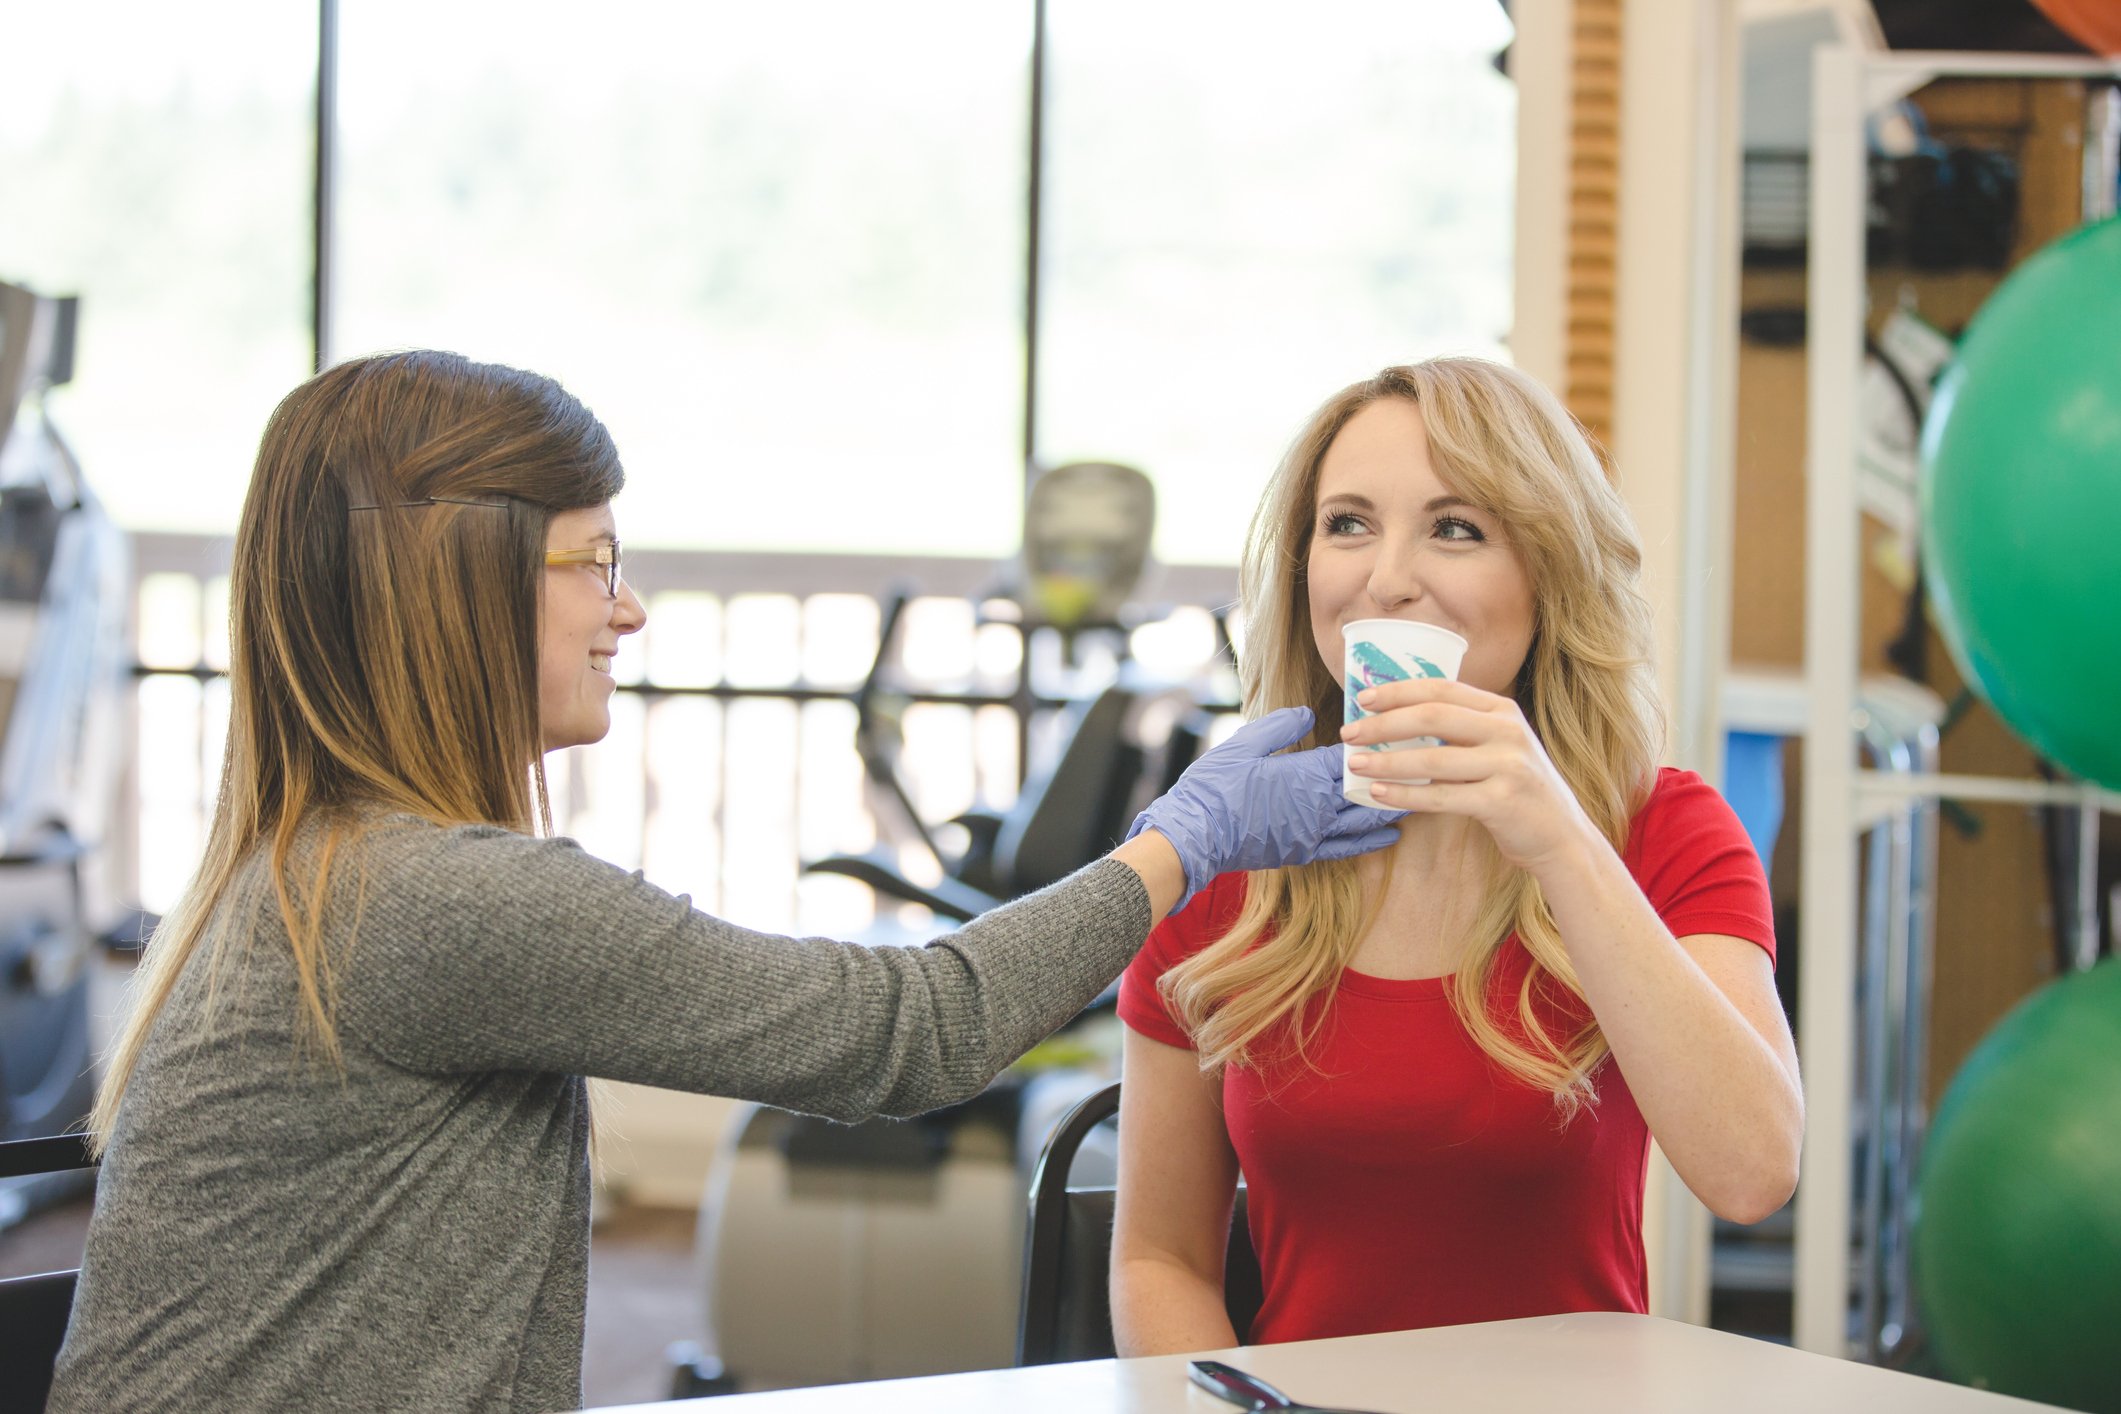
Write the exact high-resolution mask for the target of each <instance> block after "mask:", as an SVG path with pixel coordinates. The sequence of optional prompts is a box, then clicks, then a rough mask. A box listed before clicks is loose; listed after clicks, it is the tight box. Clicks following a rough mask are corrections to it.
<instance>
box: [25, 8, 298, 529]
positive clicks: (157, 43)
mask: <svg viewBox="0 0 2121 1414" xmlns="http://www.w3.org/2000/svg"><path fill="white" fill-rule="evenodd" d="M316 31H317V21H316V14H315V12H314V11H313V10H309V9H307V8H306V7H304V6H301V5H292V4H288V3H286V0H216V3H213V4H211V5H169V4H166V3H158V0H98V3H96V4H91V5H20V6H11V7H9V9H8V13H7V22H6V40H5V43H6V52H7V58H6V79H5V81H0V278H5V279H8V280H12V281H15V282H17V283H23V284H28V285H31V286H33V287H35V288H37V289H38V290H40V291H41V292H43V293H46V294H78V295H80V296H81V329H80V339H79V349H78V355H77V366H76V376H75V381H74V383H73V384H72V385H70V386H68V387H66V388H62V389H60V390H58V391H57V393H56V394H55V395H54V397H53V399H52V417H53V421H54V423H55V424H56V425H57V426H58V427H59V428H60V429H61V431H62V432H64V433H65V434H66V435H67V436H68V437H69V438H70V439H71V440H72V442H73V443H74V446H75V449H76V451H77V452H78V453H79V454H80V456H81V460H82V463H83V468H84V470H85V472H86V474H87V477H88V480H89V482H90V484H91V485H93V486H94V487H95V488H96V489H97V491H98V492H100V493H101V495H102V496H103V498H104V500H105V501H106V502H107V503H108V504H109V505H110V506H111V508H112V510H113V511H114V513H115V514H117V516H118V517H119V519H120V520H121V521H123V522H124V523H125V524H127V525H129V526H133V527H138V528H154V529H165V530H206V531H225V530H227V529H228V528H229V527H231V526H233V525H234V524H235V519H236V507H237V504H238V501H239V500H240V498H241V494H242V488H243V484H244V480H245V477H246V476H247V475H248V473H249V470H250V461H251V457H252V455H253V453H254V452H255V450H256V448H257V444H258V433H259V430H260V429H261V428H263V427H264V425H265V416H266V414H267V413H268V412H270V411H271V410H272V407H273V404H274V403H276V402H277V401H278V400H279V399H280V397H281V395H282V394H284V393H285V392H286V391H287V390H288V389H289V388H291V387H293V386H294V385H295V384H296V383H297V382H299V381H300V380H301V379H302V378H303V377H304V376H305V375H306V374H307V373H308V372H309V369H310V366H311V347H310V315H309V309H310V269H311V262H310V229H311V222H310V204H311V192H312V184H311V164H312V160H313V155H314V151H315V136H314V134H315V128H314V122H313V115H314V79H315V74H316V62H317V61H316V53H317V50H316Z"/></svg>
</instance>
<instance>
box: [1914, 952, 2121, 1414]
mask: <svg viewBox="0 0 2121 1414" xmlns="http://www.w3.org/2000/svg"><path fill="white" fill-rule="evenodd" d="M2116 1116H2121V962H2116V961H2108V962H2104V963H2101V964H2100V965H2099V966H2097V967H2094V968H2091V969H2090V970H2088V971H2085V972H2080V973H2076V974H2073V975H2071V976H2068V977H2065V978H2063V979H2062V980H2060V981H2058V982H2054V983H2051V984H2049V985H2048V986H2047V987H2045V988H2043V989H2042V990H2040V991H2038V992H2036V993H2034V994H2033V995H2032V996H2031V997H2029V998H2027V999H2026V1000H2025V1001H2023V1002H2021V1003H2020V1004H2019V1005H2018V1006H2017V1007H2016V1008H2015V1009H2014V1010H2012V1011H2011V1012H2010V1013H2009V1014H2008V1015H2006V1016H2005V1017H2004V1018H2003V1020H2002V1021H2001V1022H2000V1023H1998V1024H1997V1026H1996V1028H1995V1030H1993V1031H1991V1032H1990V1033H1989V1035H1988V1037H1987V1038H1986V1039H1985V1040H1983V1041H1982V1043H1981V1044H1980V1045H1979V1046H1978V1047H1976V1048H1975V1050H1974V1053H1973V1054H1972V1055H1971V1056H1969V1057H1967V1061H1966V1064H1965V1065H1964V1066H1963V1067H1961V1068H1960V1071H1959V1074H1958V1076H1957V1077H1956V1078H1954V1079H1953V1081H1952V1083H1951V1086H1950V1088H1948V1089H1947V1090H1946V1091H1945V1095H1944V1100H1943V1103H1942V1104H1940V1105H1939V1106H1938V1108H1937V1115H1936V1119H1935V1122H1934V1123H1933V1124H1932V1126H1931V1129H1930V1135H1929V1143H1928V1147H1927V1149H1926V1151H1925V1152H1924V1154H1923V1159H1922V1167H1921V1171H1920V1174H1919V1175H1918V1177H1917V1181H1916V1194H1917V1197H1918V1199H1919V1207H1918V1209H1917V1217H1916V1223H1915V1232H1914V1259H1915V1285H1916V1293H1917V1295H1918V1296H1919V1298H1920V1300H1921V1303H1922V1309H1923V1313H1924V1316H1925V1318H1926V1320H1927V1323H1928V1328H1929V1332H1930V1336H1931V1340H1932V1342H1933V1344H1934V1347H1935V1350H1936V1353H1937V1356H1938V1359H1939V1361H1940V1363H1941V1364H1942V1366H1943V1368H1944V1370H1945V1372H1946V1373H1948V1374H1949V1375H1951V1376H1952V1378H1954V1379H1957V1380H1960V1381H1963V1382H1965V1383H1969V1384H1978V1385H1982V1386H1984V1387H1986V1388H1989V1389H1994V1390H1999V1391H2001V1392H2003V1393H2006V1394H2015V1395H2022V1396H2024V1397H2025V1398H2028V1399H2038V1400H2045V1401H2048V1402H2050V1403H2054V1404H2060V1405H2063V1406H2066V1407H2068V1408H2071V1409H2086V1410H2105V1411H2121V1361H2117V1360H2115V1358H2114V1348H2113V1340H2114V1332H2115V1331H2116V1330H2117V1329H2121V1123H2117V1122H2116Z"/></svg>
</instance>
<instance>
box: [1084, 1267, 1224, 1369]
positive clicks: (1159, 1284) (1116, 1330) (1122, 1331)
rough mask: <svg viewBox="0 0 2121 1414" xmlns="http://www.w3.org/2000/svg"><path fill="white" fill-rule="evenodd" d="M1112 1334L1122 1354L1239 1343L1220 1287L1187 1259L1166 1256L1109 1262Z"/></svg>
mask: <svg viewBox="0 0 2121 1414" xmlns="http://www.w3.org/2000/svg"><path fill="white" fill-rule="evenodd" d="M1112 1337H1113V1341H1114V1343H1115V1344H1116V1346H1117V1347H1118V1350H1119V1353H1120V1354H1121V1355H1123V1356H1131V1355H1175V1354H1179V1353H1181V1352H1184V1351H1194V1350H1227V1349H1229V1348H1231V1347H1232V1346H1235V1345H1236V1344H1237V1331H1236V1329H1235V1328H1234V1327H1233V1326H1232V1325H1231V1324H1230V1313H1229V1311H1228V1310H1227V1309H1225V1308H1224V1306H1223V1295H1222V1291H1221V1289H1220V1288H1219V1287H1217V1286H1216V1285H1215V1284H1214V1283H1213V1282H1211V1281H1209V1280H1208V1279H1207V1278H1206V1277H1204V1276H1202V1275H1201V1274H1200V1273H1199V1272H1196V1271H1194V1270H1193V1269H1192V1268H1191V1267H1189V1266H1187V1265H1186V1264H1185V1263H1183V1262H1180V1261H1177V1260H1175V1259H1171V1258H1164V1257H1135V1258H1129V1259H1124V1260H1115V1261H1114V1262H1113V1264H1112Z"/></svg>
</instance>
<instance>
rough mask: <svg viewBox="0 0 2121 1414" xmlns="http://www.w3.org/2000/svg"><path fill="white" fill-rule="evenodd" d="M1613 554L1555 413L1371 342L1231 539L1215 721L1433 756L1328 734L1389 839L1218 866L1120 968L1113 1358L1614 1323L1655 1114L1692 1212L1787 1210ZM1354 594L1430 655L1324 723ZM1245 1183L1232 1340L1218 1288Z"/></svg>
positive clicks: (1546, 405) (1718, 823) (1734, 968)
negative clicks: (1244, 535) (1567, 1321)
mask: <svg viewBox="0 0 2121 1414" xmlns="http://www.w3.org/2000/svg"><path fill="white" fill-rule="evenodd" d="M1639 563H1640V551H1639V548H1638V544H1637V541H1636V536H1635V532H1634V529H1633V527H1632V526H1631V525H1630V523H1629V520H1628V516H1627V513H1626V511H1625V509H1624V507H1623V505H1622V502H1621V500H1620V498H1619V496H1618V495H1617V494H1616V493H1615V492H1614V490H1613V488H1612V487H1611V486H1610V485H1609V484H1608V482H1607V479H1606V477H1605V474H1604V472H1603V471H1602V469H1601V467H1600V465H1599V463H1598V460H1597V458H1596V457H1595V456H1594V454H1593V452H1592V450H1591V448H1590V446H1589V445H1588V444H1587V443H1586V441H1585V439H1584V437H1583V435H1582V433H1581V432H1580V430H1579V429H1578V428H1577V426H1576V424H1575V423H1574V421H1573V420H1572V419H1571V418H1570V417H1569V416H1568V414H1567V413H1566V412H1565V411H1564V410H1563V409H1562V408H1561V406H1560V405H1559V404H1558V403H1557V402H1556V401H1555V400H1554V398H1553V397H1552V396H1551V395H1549V394H1548V393H1547V392H1546V391H1545V390H1543V389H1542V388H1540V387H1539V386H1538V385H1537V384H1536V383H1534V382H1533V381H1532V380H1531V379H1529V378H1527V377H1525V376H1524V375H1522V374H1520V373H1517V372H1515V371H1513V370H1511V369H1508V368H1505V367H1502V366H1499V365H1495V364H1490V363H1486V362H1482V361H1478V360H1469V359H1438V360H1434V361H1431V362H1428V363H1422V364H1417V365H1414V366H1411V367H1403V368H1392V369H1387V370H1385V371H1384V372H1383V373H1381V374H1379V375H1378V376H1377V377H1375V378H1372V379H1368V380H1366V381H1364V382H1361V383H1358V384H1356V385H1354V386H1353V387H1350V388H1347V389H1345V390H1343V391H1342V392H1341V393H1339V394H1338V395H1336V396H1335V397H1334V398H1332V399H1331V400H1330V401H1329V402H1327V403H1326V405H1325V406H1324V407H1322V408H1321V409H1320V410H1319V411H1318V413H1317V414H1316V416H1314V417H1313V418H1312V419H1311V422H1310V424H1309V425H1308V426H1307V427H1306V428H1305V429H1304V431H1303V433H1302V434H1301V435H1300V436H1299V437H1298V438H1297V440H1296V443H1295V445H1294V446H1293V447H1292V449H1291V451H1290V453H1289V455H1288V457H1287V459H1286V460H1285V461H1284V463H1283V464H1282V466H1281V468H1280V470H1279V471H1278V473H1277V474H1276V476H1275V478H1274V480H1273V482H1272V483H1271V485H1270V486H1269V488H1268V490H1267V493H1266V496H1265V499H1264V501H1263V502H1262V504H1261V506H1260V509H1259V512H1258V514H1257V516H1256V518H1255V520H1254V522H1253V528H1252V533H1251V535H1250V537H1249V540H1248V543H1247V546H1246V550H1245V559H1244V568H1243V580H1242V594H1243V609H1244V618H1245V625H1246V632H1245V648H1244V654H1243V663H1242V669H1243V681H1244V690H1245V708H1246V711H1247V712H1248V713H1249V714H1251V715H1255V716H1256V715H1258V714H1261V713H1265V712H1268V711H1270V710H1272V709H1276V708H1284V707H1289V706H1295V705H1304V706H1308V707H1310V708H1312V709H1313V710H1314V711H1315V712H1316V714H1317V719H1318V723H1319V725H1318V728H1317V737H1318V739H1320V740H1323V741H1337V740H1342V739H1345V740H1347V741H1348V742H1350V743H1356V744H1373V743H1377V742H1383V741H1404V740H1406V739H1408V738H1412V737H1422V736H1429V737H1437V738H1441V739H1442V742H1443V743H1444V744H1442V745H1439V746H1432V747H1426V748H1422V747H1412V746H1409V747H1403V748H1401V749H1400V750H1397V751H1394V752H1391V753H1359V754H1357V756H1356V757H1355V760H1356V762H1357V765H1356V767H1355V768H1354V769H1356V770H1357V771H1359V772H1361V773H1362V774H1366V775H1368V776H1369V777H1370V779H1371V781H1372V782H1373V786H1374V793H1375V795H1376V798H1377V799H1378V800H1379V801H1380V802H1382V803H1386V804H1389V805H1391V806H1392V807H1395V808H1397V809H1400V810H1404V811H1408V812H1411V813H1410V814H1408V815H1407V816H1406V818H1405V819H1404V820H1403V821H1402V822H1401V823H1400V824H1399V825H1398V827H1397V828H1398V833H1399V839H1398V842H1397V843H1396V844H1395V845H1394V846H1393V847H1392V848H1391V849H1389V850H1387V851H1383V852H1380V853H1377V854H1374V855H1369V856H1367V857H1365V858H1362V859H1358V860H1353V861H1349V862H1343V863H1313V864H1309V865H1305V866H1300V867H1295V868H1289V869H1278V870H1268V871H1255V872H1251V873H1232V874H1230V875H1226V876H1224V877H1223V878H1220V879H1217V880H1216V881H1215V882H1214V883H1213V884H1212V885H1210V886H1209V887H1208V889H1207V890H1206V891H1205V893H1204V895H1203V897H1202V898H1201V899H1200V900H1199V901H1198V902H1196V903H1195V904H1194V906H1193V907H1192V908H1191V909H1189V910H1188V911H1187V912H1186V913H1185V914H1184V915H1182V916H1179V917H1176V918H1173V919H1170V920H1168V921H1166V922H1165V923H1163V924H1160V925H1159V926H1158V927H1157V929H1156V930H1155V932H1154V933H1153V934H1152V936H1151V939H1150V942H1149V944H1148V946H1147V947H1145V948H1144V949H1143V951H1142V954H1141V956H1140V957H1139V958H1138V959H1137V960H1136V961H1135V962H1134V963H1133V965H1132V966H1131V967H1129V969H1128V971H1127V974H1126V977H1125V979H1124V981H1123V982H1122V984H1121V1000H1120V1015H1121V1017H1122V1018H1123V1019H1124V1020H1125V1021H1126V1023H1127V1027H1128V1031H1127V1035H1126V1043H1125V1044H1126V1071H1125V1087H1124V1089H1123V1090H1122V1092H1121V1093H1122V1097H1123V1098H1122V1104H1121V1111H1120V1132H1121V1135H1122V1141H1121V1144H1120V1179H1119V1213H1118V1224H1117V1231H1116V1233H1115V1237H1114V1251H1113V1276H1112V1307H1113V1319H1114V1324H1115V1330H1116V1335H1117V1337H1118V1341H1119V1347H1120V1350H1121V1352H1122V1353H1123V1354H1149V1353H1160V1352H1168V1351H1179V1350H1200V1349H1212V1348H1216V1347H1226V1346H1230V1345H1233V1344H1238V1343H1241V1342H1251V1343H1259V1342H1269V1341H1283V1340H1298V1339H1307V1338H1312V1337H1323V1336H1338V1335H1348V1334H1354V1333H1358V1332H1365V1331H1377V1330H1393V1329H1407V1328H1412V1327H1419V1326H1432V1325H1445V1324H1455V1323H1461V1322H1469V1321H1484V1320H1496V1319H1502V1318H1507V1317H1515V1316H1531V1315H1538V1314H1544V1313H1550V1312H1558V1311H1578V1310H1621V1311H1641V1310H1643V1309H1644V1305H1645V1297H1646V1293H1645V1272H1644V1260H1643V1250H1642V1226H1641V1224H1642V1196H1643V1179H1644V1171H1645V1164H1646V1161H1647V1154H1648V1147H1649V1142H1650V1139H1651V1138H1652V1137H1653V1136H1654V1137H1655V1138H1656V1139H1657V1141H1658V1142H1659V1143H1660V1144H1661V1145H1662V1146H1663V1148H1664V1151H1665V1153H1666V1154H1667V1155H1669V1156H1670V1158H1671V1161H1672V1163H1673V1164H1674V1165H1675V1166H1676V1167H1677V1169H1678V1172H1679V1174H1680V1176H1681V1177H1682V1178H1684V1179H1685V1180H1686V1182H1687V1184H1688V1185H1689V1186H1690V1187H1691V1188H1692V1189H1693V1191H1694V1192H1695V1193H1696V1194H1698V1195H1699V1196H1700V1197H1701V1199H1702V1200H1703V1202H1705V1203H1706V1204H1707V1205H1708V1206H1709V1207H1710V1208H1712V1209H1713V1210H1715V1211H1716V1212H1718V1213H1720V1214H1722V1215H1724V1216H1726V1217H1730V1218H1734V1219H1737V1220H1739V1221H1744V1222H1751V1221H1755V1220H1757V1219H1759V1218H1761V1217H1764V1216H1765V1215H1767V1214H1768V1213H1770V1212H1773V1211H1774V1210H1775V1209H1776V1208H1778V1207H1780V1206H1781V1205H1782V1203H1783V1202H1784V1201H1785V1200H1786V1199H1787V1198H1788V1196H1789V1194H1790V1192H1791V1190H1792V1188H1793V1187H1794V1185H1795V1181H1796V1172H1797V1149H1798V1137H1799V1132H1800V1129H1801V1115H1802V1104H1803V1102H1802V1097H1801V1094H1800V1091H1799V1089H1798V1083H1797V1066H1796V1056H1795V1050H1794V1048H1793V1046H1792V1044H1791V1040H1790V1034H1789V1030H1788V1026H1787V1024H1786V1023H1785V1021H1784V1019H1783V1016H1782V1012H1781V1008H1780V1006H1779V1004H1778V1003H1777V1000H1776V996H1775V988H1774V979H1773V961H1774V936H1773V932H1772V929H1771V927H1770V919H1769V909H1768V898H1767V890H1766V885H1765V881H1764V879H1763V878H1762V875H1761V870H1760V865H1759V862H1758V860H1757V857H1756V856H1755V855H1754V853H1753V851H1752V849H1751V846H1750V845H1749V844H1748V842H1747V839H1746V836H1745V833H1744V831H1743V830H1742V829H1741V828H1740V826H1739V824H1738V822H1737V820H1736V819H1735V818H1734V816H1733V815H1732V814H1731V812H1730V810H1729V809H1728V808H1727V807H1726V806H1725V804H1724V803H1723V801H1722V800H1721V798H1720V797H1718V796H1717V795H1716V794H1715V792H1714V791H1712V790H1710V789H1709V788H1708V787H1707V786H1706V785H1704V784H1703V783H1702V782H1701V780H1700V779H1699V778H1697V777H1695V776H1693V775H1691V774H1689V773H1685V772H1679V771H1672V770H1660V769H1659V768H1658V765H1657V758H1658V752H1659V749H1660V746H1661V730H1662V720H1661V716H1660V712H1659V709H1658V705H1657V699H1656V695H1655V681H1654V678H1653V676H1652V672H1651V667H1650V661H1649V655H1650V643H1651V626H1650V617H1649V613H1648V611H1647V608H1646V606H1645V603H1644V601H1643V598H1642V596H1641V593H1640V591H1639V589H1638V587H1637V577H1638V567H1639ZM1360 618H1402V619H1410V620H1418V621H1421V622H1426V623H1433V624H1438V625H1441V626H1443V627H1445V628H1449V629H1453V630H1455V631H1457V632H1458V633H1459V634H1460V635H1462V636H1463V637H1464V638H1466V639H1467V640H1468V641H1469V643H1470V645H1471V646H1470V649H1469V651H1468V652H1467V655H1466V659H1465V663H1464V666H1463V669H1462V671H1461V677H1460V680H1459V681H1457V682H1448V681H1427V682H1405V683H1393V684H1387V685H1384V686H1380V687H1376V688H1372V689H1370V690H1368V692H1366V693H1365V694H1364V696H1363V698H1362V699H1361V702H1362V705H1363V706H1364V707H1365V708H1366V709H1367V710H1369V711H1370V712H1373V713H1374V714H1375V715H1372V716H1369V717H1366V718H1364V719H1363V720H1361V721H1360V722H1358V723H1356V724H1354V725H1353V726H1350V727H1347V728H1345V729H1344V728H1343V727H1342V725H1341V717H1342V701H1343V698H1342V693H1343V688H1342V685H1341V673H1340V665H1341V655H1342V648H1341V636H1340V626H1341V625H1342V624H1343V623H1346V622H1348V621H1351V620H1354V619H1360ZM1394 778H1397V779H1398V780H1399V781H1402V782H1414V781H1427V782H1429V783H1428V784H1394V783H1391V782H1392V781H1393V780H1394ZM1240 1171H1242V1173H1243V1175H1244V1178H1245V1181H1246V1184H1247V1189H1248V1194H1249V1196H1248V1200H1247V1208H1248V1211H1249V1221H1250V1226H1251V1236H1252V1239H1253V1242H1254V1245H1255V1246H1256V1248H1257V1249H1258V1252H1259V1256H1260V1261H1261V1267H1262V1272H1263V1275H1264V1278H1265V1295H1266V1300H1265V1305H1264V1306H1263V1308H1262V1309H1261V1311H1260V1313H1259V1316H1258V1318H1257V1320H1256V1322H1255V1323H1254V1324H1253V1327H1252V1329H1250V1330H1248V1331H1235V1330H1233V1329H1232V1328H1231V1324H1230V1320H1229V1317H1228V1316H1227V1315H1226V1314H1225V1311H1224V1306H1223V1301H1222V1261H1223V1240H1224V1233H1225V1232H1226V1230H1227V1224H1228V1219H1229V1215H1230V1211H1231V1202H1232V1193H1233V1188H1234V1185H1235V1182H1236V1180H1237V1178H1238V1175H1239V1173H1240Z"/></svg>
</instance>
